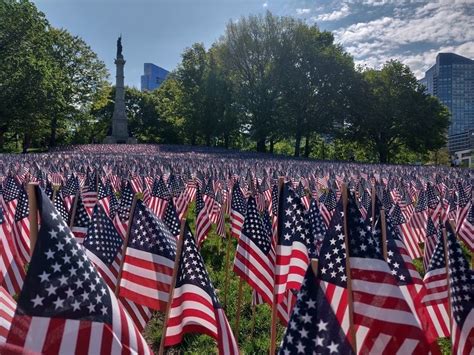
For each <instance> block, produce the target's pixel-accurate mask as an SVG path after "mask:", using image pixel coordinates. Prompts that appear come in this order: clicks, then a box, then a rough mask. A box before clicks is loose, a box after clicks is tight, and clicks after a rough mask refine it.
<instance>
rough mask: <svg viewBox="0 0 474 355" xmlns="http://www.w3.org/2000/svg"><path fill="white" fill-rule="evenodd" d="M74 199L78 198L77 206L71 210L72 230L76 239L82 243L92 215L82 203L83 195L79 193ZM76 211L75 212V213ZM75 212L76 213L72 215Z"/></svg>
mask: <svg viewBox="0 0 474 355" xmlns="http://www.w3.org/2000/svg"><path fill="white" fill-rule="evenodd" d="M74 199H77V202H75V203H76V208H75V210H74V208H72V209H71V211H70V216H71V217H70V226H71V231H72V233H73V234H74V236H75V237H76V240H77V242H78V243H79V244H81V243H82V242H83V240H84V237H85V236H86V234H87V228H88V227H89V223H90V217H89V214H88V213H87V211H86V208H85V207H84V204H83V203H82V198H81V195H80V194H78V195H77V196H76V197H75V198H74ZM74 212H75V213H74ZM72 213H74V215H72Z"/></svg>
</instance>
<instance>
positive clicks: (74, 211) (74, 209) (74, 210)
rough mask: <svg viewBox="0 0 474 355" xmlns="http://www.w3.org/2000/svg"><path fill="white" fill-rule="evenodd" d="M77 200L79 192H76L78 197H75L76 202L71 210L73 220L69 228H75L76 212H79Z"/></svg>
mask: <svg viewBox="0 0 474 355" xmlns="http://www.w3.org/2000/svg"><path fill="white" fill-rule="evenodd" d="M77 200H79V191H77V192H76V196H74V202H73V204H72V208H71V220H70V221H69V228H72V227H73V226H74V218H76V210H77Z"/></svg>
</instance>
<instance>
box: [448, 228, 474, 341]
mask: <svg viewBox="0 0 474 355" xmlns="http://www.w3.org/2000/svg"><path fill="white" fill-rule="evenodd" d="M446 231H447V235H446V237H447V238H446V239H447V249H448V262H449V286H450V288H451V309H452V313H453V317H454V320H455V321H456V323H457V324H458V325H459V327H462V326H463V325H464V322H465V320H466V318H467V317H468V315H469V313H470V312H471V311H472V309H473V307H474V303H473V301H472V297H473V295H474V271H473V270H471V269H470V267H469V263H468V262H467V260H466V258H465V257H464V255H463V252H462V249H461V246H460V245H459V242H458V240H457V239H456V235H455V234H454V233H453V230H452V229H451V225H450V224H449V222H447V223H446ZM468 341H469V340H468Z"/></svg>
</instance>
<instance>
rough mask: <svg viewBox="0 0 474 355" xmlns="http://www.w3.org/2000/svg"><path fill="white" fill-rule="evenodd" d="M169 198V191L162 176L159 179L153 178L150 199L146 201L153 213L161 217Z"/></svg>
mask: <svg viewBox="0 0 474 355" xmlns="http://www.w3.org/2000/svg"><path fill="white" fill-rule="evenodd" d="M169 198H170V192H169V190H168V188H167V187H166V184H165V181H164V180H163V177H161V178H160V179H159V180H155V182H154V183H153V189H152V191H151V196H150V200H149V201H148V207H149V208H150V209H151V210H152V211H153V213H154V214H155V215H157V216H158V217H160V218H162V217H163V213H165V209H166V205H167V204H168V200H169Z"/></svg>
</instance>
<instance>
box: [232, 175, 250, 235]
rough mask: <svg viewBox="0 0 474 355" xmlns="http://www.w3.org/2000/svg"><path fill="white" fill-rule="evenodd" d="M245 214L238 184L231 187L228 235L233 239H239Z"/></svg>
mask: <svg viewBox="0 0 474 355" xmlns="http://www.w3.org/2000/svg"><path fill="white" fill-rule="evenodd" d="M245 214H246V206H245V200H244V195H243V194H242V190H241V189H240V185H239V183H238V182H236V183H235V184H234V186H233V187H232V200H231V208H230V233H231V235H232V236H233V237H234V238H239V237H240V233H241V231H242V226H243V224H244V219H245Z"/></svg>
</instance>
